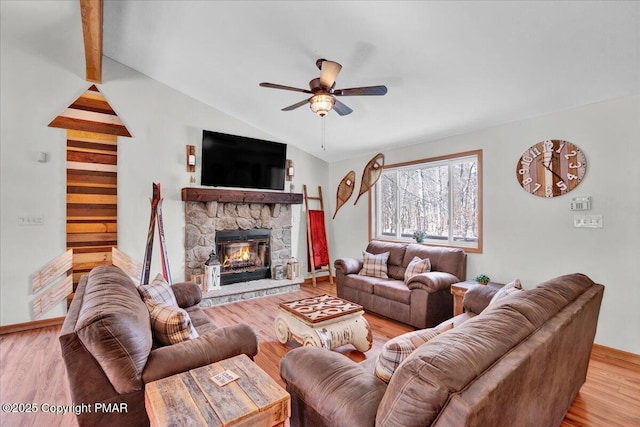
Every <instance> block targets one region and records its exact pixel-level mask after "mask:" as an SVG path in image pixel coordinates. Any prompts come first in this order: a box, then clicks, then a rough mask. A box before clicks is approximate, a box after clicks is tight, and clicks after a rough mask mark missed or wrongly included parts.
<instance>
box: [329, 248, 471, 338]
mask: <svg viewBox="0 0 640 427" xmlns="http://www.w3.org/2000/svg"><path fill="white" fill-rule="evenodd" d="M366 252H368V253H370V254H383V253H386V252H388V253H389V258H388V261H387V274H388V278H379V277H370V276H364V275H360V274H358V273H359V272H360V270H361V269H362V267H363V260H362V259H355V258H340V259H337V260H336V261H335V263H334V265H335V268H336V290H337V293H338V296H339V297H340V298H344V299H346V300H348V301H351V302H355V303H357V304H360V305H361V306H363V307H364V308H365V309H366V310H368V311H371V312H374V313H378V314H381V315H383V316H386V317H389V318H391V319H395V320H398V321H400V322H403V323H407V324H409V325H412V326H415V327H416V328H426V327H429V326H434V325H437V324H439V323H440V322H442V321H444V320H446V319H449V318H450V317H451V316H453V297H452V295H451V285H452V284H454V283H458V282H462V281H464V280H466V275H467V254H466V253H465V252H464V251H463V250H462V249H457V248H449V247H440V246H427V245H421V244H416V243H392V242H382V241H377V240H373V241H371V242H369V245H368V246H367V249H366ZM414 257H418V258H420V259H425V258H429V260H430V264H431V271H429V272H425V273H421V274H417V275H415V276H413V277H411V278H410V279H408V280H407V281H406V282H405V272H406V269H407V266H408V265H409V263H410V262H411V261H412V260H413V259H414Z"/></svg>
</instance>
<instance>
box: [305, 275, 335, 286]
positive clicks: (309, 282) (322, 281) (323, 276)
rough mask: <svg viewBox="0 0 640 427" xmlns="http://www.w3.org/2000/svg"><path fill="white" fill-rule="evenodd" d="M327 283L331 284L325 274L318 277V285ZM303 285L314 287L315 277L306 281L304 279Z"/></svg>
mask: <svg viewBox="0 0 640 427" xmlns="http://www.w3.org/2000/svg"><path fill="white" fill-rule="evenodd" d="M333 280H334V283H335V277H334V278H333ZM324 282H327V283H329V282H330V280H329V275H328V274H325V275H322V276H316V283H324ZM302 284H304V285H313V277H307V278H306V279H304V282H302Z"/></svg>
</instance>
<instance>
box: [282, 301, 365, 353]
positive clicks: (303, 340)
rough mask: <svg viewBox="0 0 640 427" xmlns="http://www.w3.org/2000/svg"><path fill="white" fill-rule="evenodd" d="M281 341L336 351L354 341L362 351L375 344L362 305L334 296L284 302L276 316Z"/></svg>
mask: <svg viewBox="0 0 640 427" xmlns="http://www.w3.org/2000/svg"><path fill="white" fill-rule="evenodd" d="M275 331H276V337H277V338H278V340H279V341H280V342H281V343H283V344H285V343H287V342H288V341H289V340H290V339H291V338H294V339H295V340H296V341H297V342H299V343H300V344H302V345H305V346H308V345H313V346H317V347H323V348H326V349H327V350H333V349H334V348H337V347H340V346H342V345H345V344H352V345H353V346H354V347H355V348H356V349H357V350H359V351H363V352H364V351H367V350H370V349H371V346H372V345H373V338H372V335H371V328H370V327H369V323H368V322H367V320H366V319H365V318H364V310H363V308H362V306H361V305H358V304H356V303H353V302H350V301H347V300H343V299H341V298H338V297H334V296H332V295H320V296H317V297H311V298H303V299H299V300H295V301H289V302H283V303H281V304H280V306H279V312H278V315H277V316H276V319H275Z"/></svg>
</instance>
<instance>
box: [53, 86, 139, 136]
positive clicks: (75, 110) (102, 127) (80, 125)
mask: <svg viewBox="0 0 640 427" xmlns="http://www.w3.org/2000/svg"><path fill="white" fill-rule="evenodd" d="M49 126H50V127H55V128H62V129H73V130H79V131H87V132H94V133H103V134H106V135H117V136H128V137H130V136H131V134H130V133H129V131H128V130H127V128H126V127H125V125H124V123H122V120H120V118H119V117H118V115H117V114H116V112H115V111H114V110H113V108H111V106H110V105H109V103H108V102H107V100H106V99H105V97H104V96H102V94H101V93H100V91H99V90H98V88H97V87H96V86H95V85H93V86H91V87H90V88H89V89H87V91H86V92H85V93H83V94H82V95H81V96H80V98H78V99H76V100H75V102H74V103H73V104H71V105H70V106H69V108H67V109H66V110H64V111H63V112H62V114H60V115H59V116H58V117H56V118H55V119H53V121H52V122H51V123H49Z"/></svg>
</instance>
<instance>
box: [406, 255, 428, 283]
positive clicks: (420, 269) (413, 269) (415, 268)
mask: <svg viewBox="0 0 640 427" xmlns="http://www.w3.org/2000/svg"><path fill="white" fill-rule="evenodd" d="M428 271H431V260H430V259H429V258H425V259H421V258H418V257H417V256H414V257H413V259H412V260H411V262H410V263H409V265H407V269H406V270H405V272H404V281H405V282H408V281H409V279H411V278H412V277H413V276H415V275H416V274H420V273H426V272H428Z"/></svg>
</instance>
